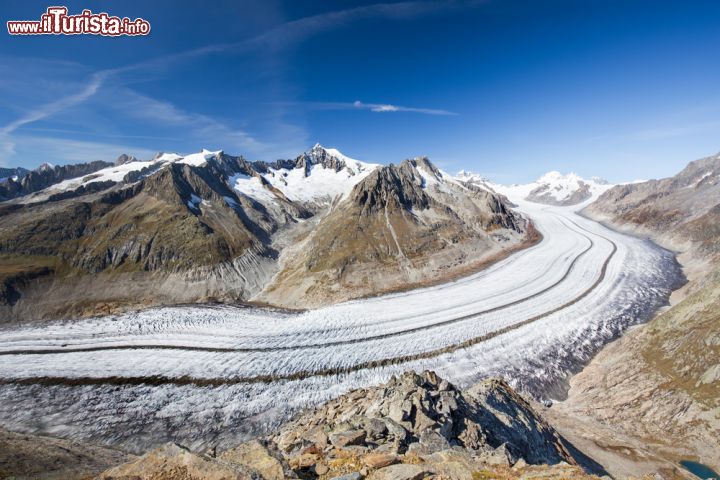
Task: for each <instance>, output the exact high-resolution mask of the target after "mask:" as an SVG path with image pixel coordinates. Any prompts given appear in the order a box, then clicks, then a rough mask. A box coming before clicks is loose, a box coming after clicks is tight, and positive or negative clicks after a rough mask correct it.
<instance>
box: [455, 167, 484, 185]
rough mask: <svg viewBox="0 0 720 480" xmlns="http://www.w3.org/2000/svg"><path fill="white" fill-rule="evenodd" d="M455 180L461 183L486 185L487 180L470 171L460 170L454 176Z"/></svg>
mask: <svg viewBox="0 0 720 480" xmlns="http://www.w3.org/2000/svg"><path fill="white" fill-rule="evenodd" d="M455 179H456V180H459V181H461V182H470V183H475V182H478V183H487V182H488V179H487V178H486V177H483V176H482V175H480V174H479V173H475V172H472V171H470V170H460V171H459V172H457V174H456V175H455Z"/></svg>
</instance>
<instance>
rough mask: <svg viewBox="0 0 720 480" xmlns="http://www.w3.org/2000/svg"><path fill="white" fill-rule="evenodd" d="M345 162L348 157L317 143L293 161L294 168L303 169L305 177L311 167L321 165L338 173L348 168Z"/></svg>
mask: <svg viewBox="0 0 720 480" xmlns="http://www.w3.org/2000/svg"><path fill="white" fill-rule="evenodd" d="M346 160H348V157H346V156H345V155H343V154H342V153H340V152H339V151H338V150H336V149H334V148H330V149H328V148H325V147H323V146H322V145H320V144H319V143H316V144H315V145H314V146H313V148H311V149H310V150H309V151H307V152H305V153H303V154H301V155H300V156H298V157H297V159H296V160H295V166H296V168H304V169H305V175H306V176H307V175H309V174H310V169H311V168H312V166H313V165H321V166H322V167H324V168H329V169H332V170H335V171H336V172H339V171H341V170H342V169H344V168H347V167H348V165H347V163H348V162H347V161H346ZM350 170H351V169H350ZM351 171H352V170H351ZM353 173H354V172H353Z"/></svg>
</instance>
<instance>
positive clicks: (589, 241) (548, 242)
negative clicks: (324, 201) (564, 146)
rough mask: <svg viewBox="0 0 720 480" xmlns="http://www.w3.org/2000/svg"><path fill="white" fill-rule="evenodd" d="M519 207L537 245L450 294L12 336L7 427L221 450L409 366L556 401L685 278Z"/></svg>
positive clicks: (640, 244) (615, 239)
mask: <svg viewBox="0 0 720 480" xmlns="http://www.w3.org/2000/svg"><path fill="white" fill-rule="evenodd" d="M236 180H241V179H236ZM511 200H513V201H514V202H515V203H516V204H517V205H518V210H519V211H520V212H522V213H523V214H525V215H527V216H528V217H530V218H531V219H532V220H533V222H534V223H535V226H536V228H537V229H538V230H539V232H540V233H541V234H542V235H543V240H542V241H541V242H539V243H537V244H536V245H534V246H532V247H530V248H527V249H525V250H522V251H520V252H517V253H515V254H513V255H511V256H509V257H508V258H506V259H504V260H502V261H500V262H498V263H496V264H493V265H492V266H490V267H488V268H487V269H485V270H483V271H481V272H478V273H476V274H474V275H471V276H468V277H465V278H462V279H459V280H456V281H453V282H449V283H445V284H442V285H438V286H433V287H428V288H422V289H417V290H411V291H407V292H402V293H395V294H390V295H383V296H379V297H374V298H366V299H359V300H354V301H349V302H345V303H341V304H338V305H333V306H330V307H326V308H321V309H317V310H310V311H304V312H290V311H284V310H280V309H271V308H250V307H242V306H230V305H201V306H176V307H163V308H154V309H148V310H144V311H139V312H134V313H127V314H122V315H115V316H107V317H98V318H90V319H86V320H75V321H57V322H54V323H52V324H50V325H43V326H42V327H38V326H26V327H21V328H17V327H15V328H4V329H2V330H0V356H1V357H2V362H0V424H2V425H3V426H5V427H6V428H10V429H13V430H19V431H27V432H34V433H47V434H52V435H58V436H63V437H71V438H76V439H83V440H90V441H96V442H104V443H108V444H115V445H121V446H124V447H125V448H128V449H131V450H134V451H138V452H139V451H143V450H146V449H147V448H150V447H153V446H156V445H158V444H161V443H164V442H167V441H175V442H178V443H181V444H184V445H187V446H189V447H191V448H194V449H203V448H209V447H217V448H223V447H225V446H229V445H233V444H236V443H238V442H239V441H241V440H243V439H245V438H248V437H250V436H253V435H257V434H261V433H264V432H267V431H268V430H269V429H272V428H273V427H274V426H276V425H278V424H279V423H280V422H282V421H284V420H286V419H287V418H288V417H289V416H290V415H292V414H293V413H294V412H297V411H298V410H299V409H302V408H307V407H312V406H314V405H317V404H319V403H321V402H322V401H324V400H327V399H329V398H332V397H335V396H338V395H340V394H342V393H345V392H347V391H348V390H350V389H353V388H357V387H362V386H368V385H372V384H377V383H380V382H383V381H386V380H388V379H389V377H391V376H392V375H395V374H398V373H400V372H403V371H405V370H408V369H415V370H424V369H432V370H435V371H437V372H438V373H439V374H440V375H441V376H443V377H445V378H448V379H450V380H451V381H452V382H454V383H455V384H456V385H458V386H460V387H464V386H468V385H471V384H472V383H475V382H476V381H478V380H480V379H482V378H485V377H488V376H494V375H501V376H504V377H506V378H507V380H508V381H509V382H510V383H511V384H512V385H513V386H514V387H516V388H519V389H521V390H523V391H525V392H527V393H529V394H531V395H534V396H535V397H537V398H541V399H561V398H562V397H563V395H564V394H565V389H566V381H567V379H568V377H569V376H570V375H571V374H572V373H573V372H575V371H577V370H578V369H579V368H581V366H582V365H583V364H584V363H585V362H587V361H588V360H589V358H591V356H592V355H593V354H594V353H595V352H596V351H597V350H598V349H599V348H600V347H601V346H602V345H604V344H605V343H607V342H609V341H611V340H612V339H614V338H617V336H619V335H620V334H621V333H622V332H623V331H624V330H625V329H627V328H628V327H630V326H632V325H635V324H638V323H641V322H644V321H647V320H648V319H649V318H650V317H651V316H652V315H653V313H654V312H655V311H656V310H657V309H658V308H660V307H662V306H663V305H665V304H667V301H668V297H669V295H670V293H671V291H672V290H673V289H675V288H677V286H678V285H679V282H680V281H681V280H682V274H681V270H680V267H679V265H678V264H677V262H676V261H675V258H674V256H673V255H672V254H671V253H670V252H668V251H666V250H663V249H661V248H659V247H657V246H655V245H654V244H652V243H651V242H649V241H646V240H643V239H639V238H635V237H630V236H628V235H624V234H621V233H618V232H615V231H613V230H610V229H608V228H606V227H604V226H603V225H601V224H599V223H596V222H594V221H592V220H589V219H587V218H584V217H583V216H582V215H580V214H578V213H577V212H578V211H579V210H580V209H581V208H582V207H583V206H584V204H583V205H579V206H574V207H558V206H547V205H539V204H534V203H531V202H526V201H523V200H521V199H516V198H511Z"/></svg>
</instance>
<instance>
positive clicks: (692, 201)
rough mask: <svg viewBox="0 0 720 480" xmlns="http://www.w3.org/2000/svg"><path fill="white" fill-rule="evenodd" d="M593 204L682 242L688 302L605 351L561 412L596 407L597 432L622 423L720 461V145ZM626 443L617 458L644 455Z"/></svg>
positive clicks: (614, 217)
mask: <svg viewBox="0 0 720 480" xmlns="http://www.w3.org/2000/svg"><path fill="white" fill-rule="evenodd" d="M584 213H585V214H587V215H589V216H591V217H593V218H595V219H598V220H600V221H604V222H607V223H609V224H611V225H613V226H615V227H616V228H619V229H623V230H626V231H630V232H633V233H636V234H641V235H645V236H650V237H651V238H652V239H653V240H654V241H656V242H658V243H660V244H661V245H665V246H667V247H670V248H675V249H676V250H679V251H680V253H681V254H680V256H679V257H678V258H679V259H680V260H681V262H682V263H683V266H684V267H685V271H686V273H687V275H688V278H689V280H690V282H689V283H688V285H687V287H685V288H684V289H683V290H682V291H681V292H680V294H679V295H678V297H679V298H678V299H676V302H677V301H678V300H680V299H681V301H679V303H677V304H675V305H673V306H672V308H670V309H669V310H667V311H665V312H663V313H661V314H660V315H659V316H658V317H656V319H654V320H653V321H651V322H650V323H648V324H647V325H646V326H644V327H641V328H638V329H636V330H633V331H631V332H629V333H628V334H627V335H626V336H624V337H623V338H621V339H620V340H618V341H617V342H615V343H614V344H612V345H610V346H609V347H608V348H607V349H606V350H603V351H602V352H600V354H599V355H598V356H597V357H596V358H595V359H594V360H593V362H591V364H590V365H589V366H588V367H587V368H586V369H585V370H584V371H583V372H581V373H580V374H579V375H577V376H576V377H575V378H574V379H573V380H572V382H571V385H572V388H571V389H570V397H569V399H568V400H567V401H566V402H563V403H562V404H559V405H558V406H557V408H558V410H559V411H558V414H559V415H560V416H562V417H567V418H570V419H577V421H578V422H582V421H583V417H584V416H585V417H587V415H588V413H589V414H590V418H591V419H592V420H593V421H594V422H595V426H593V427H592V430H593V432H595V434H597V435H601V434H602V432H603V429H605V430H606V433H605V434H604V435H605V436H606V437H612V436H616V435H617V434H618V433H622V434H624V435H626V436H628V437H630V438H633V439H635V440H636V443H637V444H638V445H641V446H642V447H646V448H649V449H650V450H651V452H652V454H653V455H656V456H658V457H660V458H664V459H668V460H670V461H673V462H677V461H678V460H680V459H683V458H690V459H693V458H694V459H699V461H700V462H702V463H705V464H707V465H710V466H711V467H713V468H714V469H715V470H718V468H720V455H719V453H718V449H717V448H709V445H718V444H720V434H719V433H718V432H720V420H719V418H720V401H719V399H720V363H718V358H720V313H718V312H720V270H719V269H718V259H719V258H720V257H719V254H720V236H718V227H717V226H718V225H720V155H716V156H712V157H708V158H704V159H701V160H697V161H695V162H691V163H690V164H689V165H688V166H687V167H686V168H685V169H684V170H683V171H682V172H680V173H679V174H678V175H676V176H674V177H671V178H665V179H662V180H651V181H649V182H643V183H636V184H630V185H621V186H617V187H614V188H612V189H610V190H608V191H607V192H606V193H605V194H603V195H601V196H600V198H599V199H598V200H597V201H596V202H594V203H593V204H591V205H590V206H588V207H587V208H586V209H585V210H584ZM682 297H684V298H682ZM603 442H605V443H609V444H610V445H612V442H607V440H601V441H600V444H602V443H603ZM596 443H597V441H596ZM624 451H625V452H626V453H621V452H622V450H618V451H616V452H615V453H614V454H613V455H617V456H616V457H614V458H615V463H616V464H617V465H622V464H623V463H628V462H632V461H636V462H637V461H638V458H643V454H642V453H638V452H641V450H638V449H635V448H626V449H625V450H624ZM605 454H606V455H607V454H608V453H607V452H605ZM633 457H634V460H633ZM640 463H642V462H640ZM635 473H639V472H637V471H636V472H635Z"/></svg>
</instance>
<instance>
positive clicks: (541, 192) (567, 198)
mask: <svg viewBox="0 0 720 480" xmlns="http://www.w3.org/2000/svg"><path fill="white" fill-rule="evenodd" d="M608 188H610V185H609V184H608V182H607V181H606V180H602V179H599V178H597V177H593V179H592V180H586V179H584V178H582V177H580V176H579V175H576V174H574V173H569V174H567V175H563V174H561V173H560V172H557V171H552V172H548V173H546V174H545V175H543V176H542V177H540V178H538V179H537V180H536V181H534V182H532V183H528V184H524V185H506V186H503V185H495V189H496V190H498V191H499V192H501V193H504V194H506V195H508V196H511V197H517V198H522V199H523V200H528V201H531V202H535V203H542V204H545V205H561V206H569V205H577V204H580V203H582V202H585V201H587V200H589V199H590V198H592V197H597V196H598V195H600V194H601V193H602V192H604V191H605V190H607V189H608Z"/></svg>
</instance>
